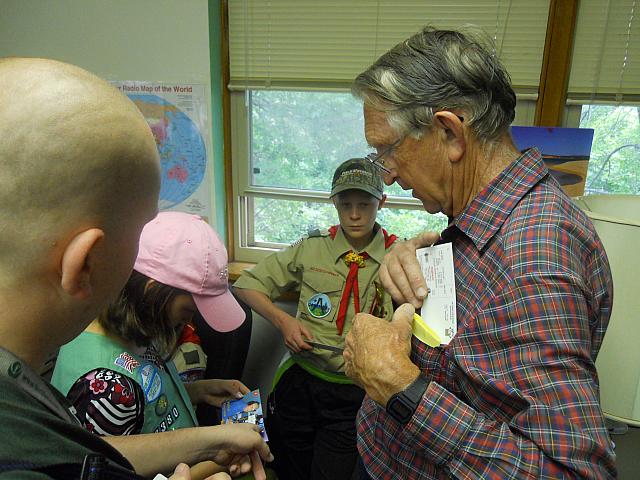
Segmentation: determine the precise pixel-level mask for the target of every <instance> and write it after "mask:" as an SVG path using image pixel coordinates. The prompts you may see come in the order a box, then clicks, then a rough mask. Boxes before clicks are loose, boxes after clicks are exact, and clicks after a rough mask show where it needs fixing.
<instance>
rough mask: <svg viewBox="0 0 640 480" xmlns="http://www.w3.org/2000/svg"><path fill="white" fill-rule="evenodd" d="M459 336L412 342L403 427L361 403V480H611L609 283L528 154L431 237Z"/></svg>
mask: <svg viewBox="0 0 640 480" xmlns="http://www.w3.org/2000/svg"><path fill="white" fill-rule="evenodd" d="M442 238H443V241H445V242H447V241H450V242H453V255H454V265H455V278H456V293H457V316H458V333H457V335H456V337H455V338H454V339H453V340H452V341H451V343H450V344H449V345H448V346H446V347H440V348H430V347H428V346H427V345H425V344H423V343H421V342H420V341H418V340H417V339H416V338H415V337H414V338H413V340H412V341H413V344H412V353H411V359H412V361H413V362H414V363H415V364H416V365H418V366H419V367H420V369H421V371H422V372H423V374H425V375H426V376H427V378H428V379H429V380H431V383H430V385H429V387H428V388H427V391H426V393H425V394H424V396H423V398H422V401H421V403H420V405H419V406H418V408H417V410H416V412H415V413H414V415H413V417H412V418H411V420H410V421H409V423H408V424H407V425H404V426H403V425H400V424H398V423H397V422H396V421H395V420H394V419H393V418H392V417H390V416H389V415H387V414H386V412H385V410H384V408H382V407H380V406H378V405H377V404H376V403H374V402H373V401H372V400H371V399H370V398H368V397H367V398H365V401H364V403H363V406H362V408H361V409H360V412H359V414H358V420H357V423H358V448H359V450H360V454H361V455H362V458H363V461H364V463H365V466H366V468H367V471H368V472H369V474H370V475H371V477H372V478H374V479H391V478H397V479H414V478H421V479H423V478H425V479H435V478H465V479H479V478H482V479H485V478H499V479H506V478H514V479H519V480H522V479H527V478H547V479H559V478H581V479H584V478H589V479H596V478H597V479H602V478H614V477H615V476H616V468H615V456H614V453H613V450H612V445H611V442H610V439H609V436H608V433H607V430H606V428H605V425H604V420H603V416H602V411H601V409H600V405H599V400H598V399H599V388H598V377H597V373H596V368H595V358H596V355H597V353H598V350H599V349H600V345H601V343H602V339H603V337H604V333H605V330H606V327H607V324H608V321H609V316H610V313H611V303H612V300H613V297H612V295H613V292H612V279H611V273H610V270H609V264H608V261H607V258H606V254H605V252H604V248H603V246H602V243H601V242H600V240H599V238H598V236H597V235H596V233H595V230H594V228H593V225H592V224H591V222H590V221H589V219H588V218H587V217H586V216H585V215H584V214H583V212H581V211H580V210H579V209H578V208H577V207H576V206H575V205H574V204H573V203H572V202H571V200H570V199H569V198H568V197H567V196H566V195H565V194H564V192H563V191H562V189H561V187H560V186H559V185H558V183H557V182H556V181H555V180H554V179H553V178H552V177H551V176H550V175H549V173H548V170H547V168H546V167H545V165H544V163H543V161H542V159H541V155H540V152H539V151H538V150H537V149H531V150H529V151H527V152H525V153H524V154H523V155H522V156H521V157H520V158H518V159H517V160H516V161H515V162H513V163H512V164H511V165H510V166H509V167H508V168H507V169H506V170H504V171H503V172H502V173H501V174H500V175H499V176H498V177H496V178H495V179H494V180H493V181H492V182H491V183H490V184H489V185H488V186H487V187H486V188H485V189H484V190H483V191H482V192H481V193H480V194H479V195H478V196H477V197H476V198H475V199H474V200H473V201H472V202H471V204H470V205H469V206H468V207H467V209H466V210H465V211H464V212H463V213H462V214H461V215H460V216H459V217H458V218H456V219H455V220H454V221H453V223H452V224H451V225H450V226H449V227H448V228H447V229H446V230H445V231H444V232H443V234H442Z"/></svg>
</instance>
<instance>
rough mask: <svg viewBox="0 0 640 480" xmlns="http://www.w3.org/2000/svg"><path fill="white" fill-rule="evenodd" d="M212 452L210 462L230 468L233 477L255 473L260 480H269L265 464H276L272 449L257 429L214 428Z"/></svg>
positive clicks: (245, 426) (241, 425)
mask: <svg viewBox="0 0 640 480" xmlns="http://www.w3.org/2000/svg"><path fill="white" fill-rule="evenodd" d="M212 432H213V436H212V438H211V445H212V448H211V450H210V452H209V453H208V455H207V456H208V460H212V461H214V462H216V463H218V464H220V465H226V466H227V467H229V472H230V473H231V475H232V476H236V475H240V474H245V473H249V472H253V476H254V477H255V479H256V480H265V479H266V474H265V471H264V467H263V466H262V461H263V460H264V461H266V462H271V461H273V455H272V454H271V452H270V451H269V447H268V446H267V444H266V443H265V442H264V440H263V439H262V437H261V436H260V433H259V432H260V429H259V427H258V426H257V425H253V424H249V423H235V424H228V425H217V426H215V427H212Z"/></svg>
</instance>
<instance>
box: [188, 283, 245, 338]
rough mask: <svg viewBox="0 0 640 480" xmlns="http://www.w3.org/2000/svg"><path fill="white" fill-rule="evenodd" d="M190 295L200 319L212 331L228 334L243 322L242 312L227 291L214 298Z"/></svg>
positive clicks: (243, 315) (243, 314)
mask: <svg viewBox="0 0 640 480" xmlns="http://www.w3.org/2000/svg"><path fill="white" fill-rule="evenodd" d="M192 295H193V301H194V302H195V303H196V307H198V311H199V312H200V314H201V315H202V318H204V320H205V322H207V324H208V325H209V326H210V327H211V328H213V329H214V330H216V331H218V332H230V331H231V330H235V329H236V328H238V327H239V326H240V325H242V322H244V319H245V317H246V315H245V313H244V310H242V307H241V306H240V304H238V302H237V301H236V299H235V298H234V297H233V295H232V294H231V292H230V291H229V290H227V291H226V292H224V293H223V294H222V295H216V296H209V295H196V294H192Z"/></svg>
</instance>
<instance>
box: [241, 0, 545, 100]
mask: <svg viewBox="0 0 640 480" xmlns="http://www.w3.org/2000/svg"><path fill="white" fill-rule="evenodd" d="M548 10H549V0H491V1H488V0H486V1H485V0H466V1H456V0H450V1H434V0H397V1H396V0H322V1H316V0H230V1H229V43H230V45H229V47H230V69H231V84H230V88H232V89H247V88H277V89H315V90H317V89H320V90H331V89H345V88H349V86H350V84H351V82H352V80H353V79H354V78H355V76H356V75H357V74H359V73H360V72H361V71H363V70H364V69H365V68H367V67H368V66H369V65H370V64H371V63H372V62H373V61H374V60H375V59H376V58H377V57H378V56H379V55H381V54H382V53H384V52H385V51H386V50H388V49H389V48H391V47H392V46H394V45H395V44H397V43H398V42H400V41H402V40H404V39H405V38H407V37H409V36H410V35H411V34H413V33H415V32H417V31H418V30H419V29H420V28H421V27H422V26H424V25H426V24H430V25H433V26H436V27H438V28H458V27H460V26H462V25H464V24H474V25H477V26H479V27H481V28H482V29H483V30H484V31H485V32H486V33H487V34H488V36H489V37H490V38H495V39H496V52H497V54H498V55H499V57H500V58H501V59H502V61H503V62H504V64H505V65H506V67H507V70H508V71H509V73H510V74H511V77H512V81H513V84H514V87H515V88H516V91H518V92H519V93H534V94H535V93H537V90H538V83H539V79H540V68H541V64H542V56H543V52H544V41H545V34H546V28H547V17H548Z"/></svg>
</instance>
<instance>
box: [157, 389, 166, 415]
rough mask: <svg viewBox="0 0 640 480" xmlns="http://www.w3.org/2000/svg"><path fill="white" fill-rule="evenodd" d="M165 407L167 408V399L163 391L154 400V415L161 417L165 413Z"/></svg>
mask: <svg viewBox="0 0 640 480" xmlns="http://www.w3.org/2000/svg"><path fill="white" fill-rule="evenodd" d="M167 408H169V402H168V401H167V396H166V395H165V394H164V393H163V394H162V395H160V398H159V399H158V401H157V402H156V408H155V410H156V415H158V416H159V417H161V416H162V415H164V414H165V413H167Z"/></svg>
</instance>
